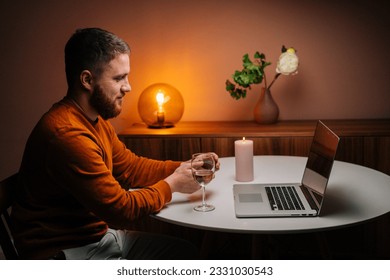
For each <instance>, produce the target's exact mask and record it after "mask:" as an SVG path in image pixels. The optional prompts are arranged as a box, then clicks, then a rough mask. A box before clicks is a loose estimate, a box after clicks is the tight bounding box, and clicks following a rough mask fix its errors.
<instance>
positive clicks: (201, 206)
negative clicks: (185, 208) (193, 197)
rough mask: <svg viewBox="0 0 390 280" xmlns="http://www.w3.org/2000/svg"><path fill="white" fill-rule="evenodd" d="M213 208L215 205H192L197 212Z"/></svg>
mask: <svg viewBox="0 0 390 280" xmlns="http://www.w3.org/2000/svg"><path fill="white" fill-rule="evenodd" d="M214 209H215V207H214V206H213V205H210V204H204V205H198V206H196V207H194V210H195V211H198V212H209V211H213V210H214Z"/></svg>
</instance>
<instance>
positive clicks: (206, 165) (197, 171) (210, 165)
mask: <svg viewBox="0 0 390 280" xmlns="http://www.w3.org/2000/svg"><path fill="white" fill-rule="evenodd" d="M191 170H192V176H193V177H194V179H195V181H196V182H198V184H199V185H200V186H201V187H202V204H201V205H198V206H196V207H195V208H194V210H196V211H200V212H208V211H212V210H214V209H215V207H214V206H213V205H210V204H207V203H206V200H205V196H206V194H205V193H206V190H205V186H206V185H207V184H208V183H210V182H211V180H212V179H213V178H214V172H215V161H214V156H213V154H211V153H197V154H193V155H192V159H191Z"/></svg>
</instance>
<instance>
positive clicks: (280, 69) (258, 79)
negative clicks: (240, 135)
mask: <svg viewBox="0 0 390 280" xmlns="http://www.w3.org/2000/svg"><path fill="white" fill-rule="evenodd" d="M242 62H243V63H242V66H243V69H242V70H241V71H238V70H236V71H235V72H234V74H233V75H232V78H233V81H234V82H231V81H230V80H226V83H225V84H226V90H227V91H228V92H229V93H230V95H231V96H232V97H233V98H234V99H240V98H245V97H246V93H247V90H248V89H251V85H254V84H260V83H262V82H263V81H264V86H265V88H268V89H270V88H271V86H272V85H273V83H274V82H275V81H276V79H277V78H278V77H279V76H280V74H283V75H290V74H296V73H297V68H298V57H297V56H296V54H295V50H294V48H288V49H287V48H286V47H285V46H282V54H281V56H280V57H279V60H278V66H277V68H276V74H275V77H274V79H273V80H272V82H271V84H270V85H269V86H268V84H267V77H266V74H265V68H266V67H267V66H268V65H271V62H268V61H266V58H265V54H264V53H260V52H258V51H257V52H256V53H255V54H254V56H253V61H252V60H251V59H250V58H249V55H248V54H245V55H244V56H243V58H242Z"/></svg>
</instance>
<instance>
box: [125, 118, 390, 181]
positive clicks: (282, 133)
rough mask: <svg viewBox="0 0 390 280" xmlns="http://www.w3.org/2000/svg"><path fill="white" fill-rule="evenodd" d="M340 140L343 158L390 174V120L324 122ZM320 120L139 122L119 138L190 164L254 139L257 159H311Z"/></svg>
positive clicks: (229, 152) (146, 151) (339, 156)
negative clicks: (170, 124) (202, 154)
mask: <svg viewBox="0 0 390 280" xmlns="http://www.w3.org/2000/svg"><path fill="white" fill-rule="evenodd" d="M323 122H324V123H325V124H326V125H327V126H329V127H330V128H331V129H332V130H334V131H335V133H336V134H337V135H339V136H340V138H341V140H340V145H339V150H338V153H337V156H336V159H337V160H341V161H347V162H351V163H356V164H360V165H363V166H367V167H370V168H373V169H376V170H379V171H381V172H384V173H386V174H388V175H390V119H381V120H324V121H323ZM315 127H316V121H315V120H313V121H311V120H308V121H280V122H278V123H276V124H272V125H259V124H256V123H255V122H251V121H237V122H226V121H221V122H180V123H178V124H177V125H176V126H175V127H172V128H163V129H155V128H148V127H147V126H146V125H145V124H142V123H135V124H133V125H132V126H130V127H129V128H128V129H125V130H124V131H122V132H120V133H119V134H118V136H119V139H120V140H121V141H123V142H124V143H125V145H126V146H127V147H128V148H129V149H131V150H132V151H133V152H135V153H136V154H138V155H141V156H145V157H149V158H154V159H160V160H166V159H172V160H187V159H189V158H190V157H191V154H193V153H196V152H208V151H214V152H216V153H217V154H218V155H219V156H220V157H228V156H234V141H235V140H238V139H242V137H246V138H247V139H251V140H253V142H254V143H253V144H254V154H255V155H292V156H307V155H308V152H309V148H310V144H311V141H312V138H313V135H314V130H315Z"/></svg>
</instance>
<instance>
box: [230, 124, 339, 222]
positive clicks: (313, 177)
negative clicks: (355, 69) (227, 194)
mask: <svg viewBox="0 0 390 280" xmlns="http://www.w3.org/2000/svg"><path fill="white" fill-rule="evenodd" d="M339 140H340V138H339V137H338V136H337V135H336V134H335V133H334V132H333V131H332V130H330V129H329V128H328V127H327V126H326V125H325V124H324V123H322V122H321V121H318V122H317V126H316V130H315V133H314V137H313V141H312V143H311V147H310V152H309V156H308V159H307V162H306V167H305V170H304V173H303V177H302V180H301V182H300V183H283V184H257V183H254V184H235V185H233V194H234V208H235V213H236V217H238V218H245V217H313V216H319V215H320V213H321V207H322V205H323V201H324V196H325V191H326V187H327V185H328V180H329V177H330V174H331V171H332V166H333V162H334V158H335V156H336V151H337V147H338V143H339Z"/></svg>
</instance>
